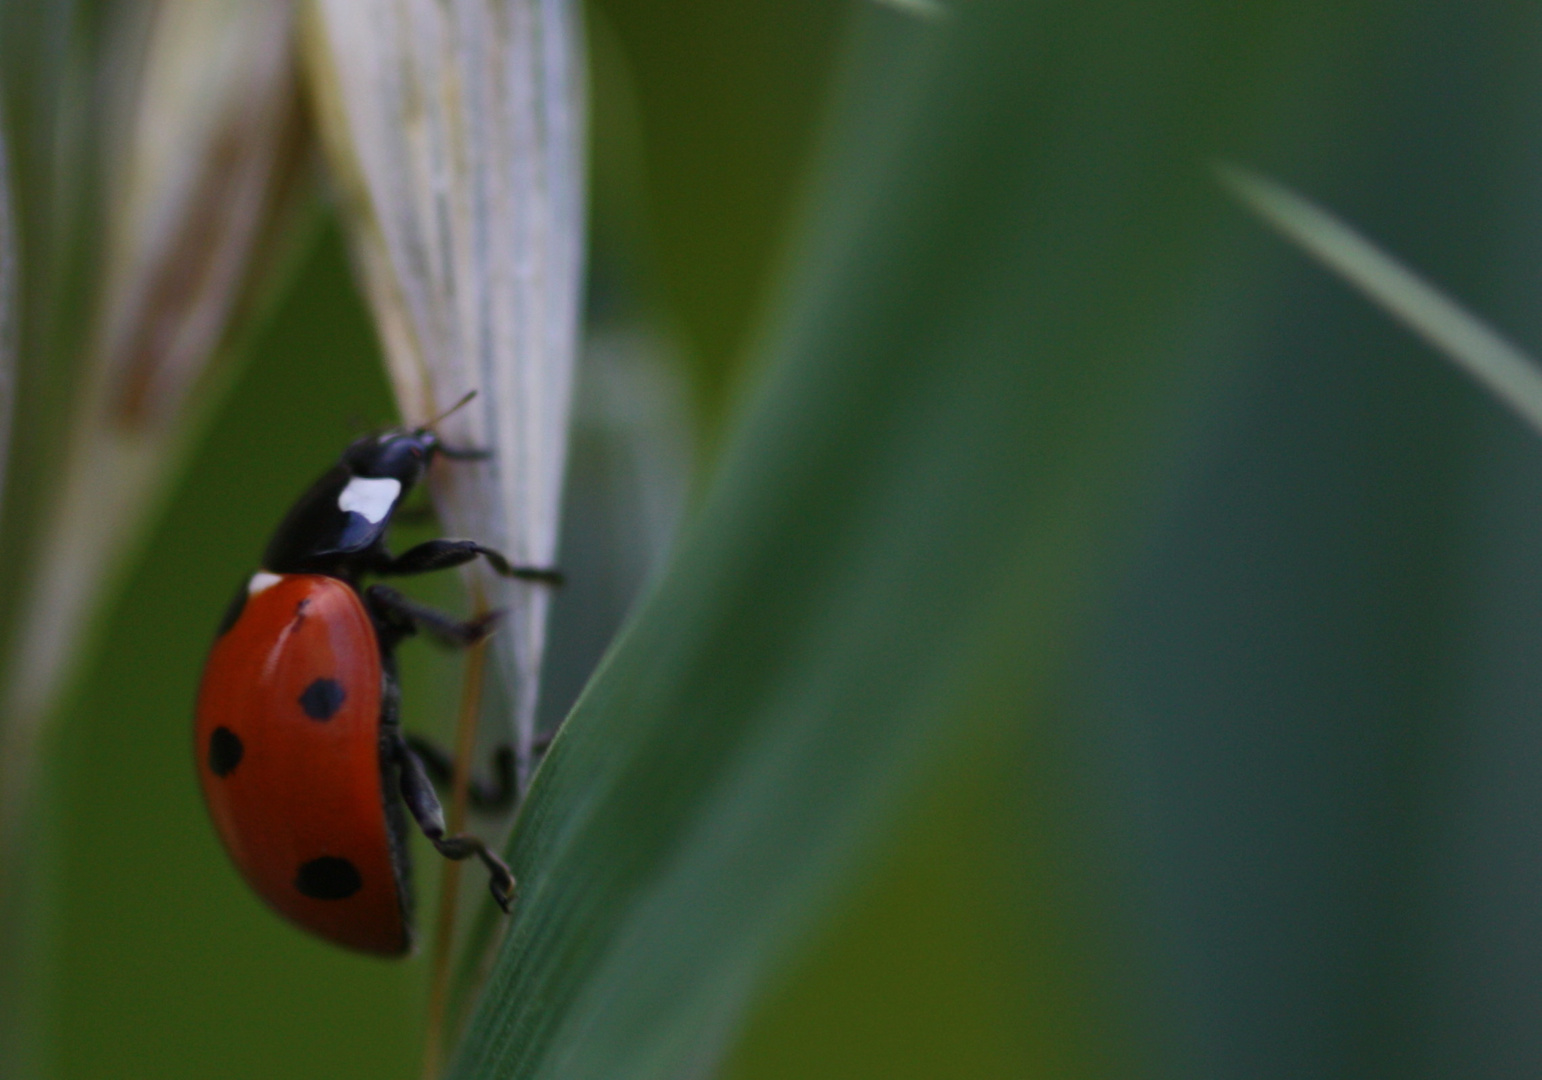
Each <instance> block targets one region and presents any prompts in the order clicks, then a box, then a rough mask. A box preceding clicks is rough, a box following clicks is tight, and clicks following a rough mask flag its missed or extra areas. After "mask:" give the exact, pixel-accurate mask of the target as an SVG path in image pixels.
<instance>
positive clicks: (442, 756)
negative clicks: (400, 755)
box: [406, 735, 514, 810]
mask: <svg viewBox="0 0 1542 1080" xmlns="http://www.w3.org/2000/svg"><path fill="white" fill-rule="evenodd" d="M406 739H407V746H408V748H409V749H410V750H411V751H412V752H413V753H414V754H416V755H418V760H419V761H420V762H422V764H423V769H424V771H425V772H427V773H428V775H429V778H430V779H432V780H433V782H434V783H435V784H436V785H438V786H439V787H448V786H449V783H450V780H451V778H452V777H453V776H454V773H455V766H454V763H453V762H452V761H451V760H450V755H449V754H447V753H445V752H444V751H443V750H442V749H440V748H439V747H437V746H435V745H434V744H433V743H431V742H429V741H428V740H427V739H422V738H419V737H418V736H416V735H408V736H406ZM469 794H470V796H471V805H472V806H473V807H475V808H476V809H478V810H504V809H507V808H508V807H510V806H512V805H513V804H514V749H513V747H510V746H500V747H498V749H497V750H496V751H494V752H493V775H492V778H491V779H490V780H488V779H483V778H478V777H475V776H473V777H472V778H471V790H470V792H469Z"/></svg>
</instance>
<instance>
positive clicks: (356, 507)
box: [337, 476, 402, 525]
mask: <svg viewBox="0 0 1542 1080" xmlns="http://www.w3.org/2000/svg"><path fill="white" fill-rule="evenodd" d="M401 493H402V482H401V481H400V480H395V479H392V478H391V477H389V476H382V477H379V478H378V479H377V478H373V477H368V476H355V477H354V478H353V479H352V480H350V481H348V486H347V487H345V488H343V491H342V494H341V495H339V496H338V497H337V508H338V509H339V510H342V511H343V512H344V513H354V514H363V515H364V518H365V520H366V521H368V522H369V523H370V524H371V525H379V524H380V523H381V522H382V521H384V520H385V516H386V515H387V514H389V513H390V512H391V507H393V506H395V505H396V497H397V496H398V495H400V494H401Z"/></svg>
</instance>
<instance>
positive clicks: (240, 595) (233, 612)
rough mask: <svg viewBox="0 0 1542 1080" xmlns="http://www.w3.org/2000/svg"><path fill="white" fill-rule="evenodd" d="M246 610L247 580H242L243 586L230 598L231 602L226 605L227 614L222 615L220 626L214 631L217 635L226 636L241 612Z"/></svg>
mask: <svg viewBox="0 0 1542 1080" xmlns="http://www.w3.org/2000/svg"><path fill="white" fill-rule="evenodd" d="M245 610H246V582H245V581H242V582H241V587H240V588H239V589H237V590H236V594H235V595H234V596H232V597H231V598H230V603H229V604H227V605H226V606H225V614H224V615H222V616H220V628H219V629H218V630H216V631H215V632H214V636H215V637H224V636H225V634H226V633H227V632H228V631H229V630H230V628H231V627H232V626H234V625H235V624H236V620H237V619H239V618H240V617H241V612H243V611H245Z"/></svg>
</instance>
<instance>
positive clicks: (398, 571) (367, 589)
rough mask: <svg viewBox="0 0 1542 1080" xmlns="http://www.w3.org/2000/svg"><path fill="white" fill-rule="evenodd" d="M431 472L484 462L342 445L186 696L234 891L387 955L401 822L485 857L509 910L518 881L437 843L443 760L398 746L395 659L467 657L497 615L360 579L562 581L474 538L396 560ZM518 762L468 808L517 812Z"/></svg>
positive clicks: (404, 920) (401, 879)
mask: <svg viewBox="0 0 1542 1080" xmlns="http://www.w3.org/2000/svg"><path fill="white" fill-rule="evenodd" d="M436 456H439V457H444V458H447V459H459V460H467V459H476V458H481V457H485V456H486V455H485V454H484V453H482V452H479V451H467V450H455V449H451V448H447V447H445V446H443V445H442V444H441V443H440V441H439V438H438V436H437V435H436V434H435V433H434V432H433V431H432V430H430V429H429V428H426V427H424V428H414V429H406V428H397V429H393V430H391V431H387V432H385V433H384V434H381V435H372V436H368V437H365V438H362V439H359V440H357V441H355V442H354V443H353V444H352V445H350V446H349V447H348V449H347V450H346V451H345V452H344V453H343V456H342V459H341V460H340V461H339V462H338V463H337V464H336V465H334V466H333V467H332V468H331V469H329V470H328V471H327V472H326V473H325V474H324V475H323V476H322V477H321V478H320V479H319V480H317V481H316V483H315V484H314V485H312V487H311V488H310V490H309V491H307V492H306V493H305V494H304V495H303V496H302V497H301V498H300V501H299V502H297V503H295V505H294V507H293V508H292V509H291V510H290V511H289V514H288V516H287V517H285V518H284V521H283V523H282V524H281V525H280V526H279V527H278V531H277V532H276V533H275V534H274V535H273V539H272V541H271V542H270V543H269V544H268V548H267V552H266V554H265V555H264V556H263V560H262V566H261V569H259V570H258V571H257V572H256V573H255V574H253V575H252V576H251V578H250V579H248V580H247V581H245V582H243V583H242V586H241V588H240V590H239V591H238V592H237V594H236V596H235V599H234V600H233V601H232V602H231V604H230V608H229V609H228V611H227V612H226V613H225V617H224V620H223V621H222V622H221V624H220V628H219V632H218V635H217V637H216V640H215V643H214V647H213V649H212V651H211V652H210V654H209V660H208V664H207V666H206V667H205V669H204V674H203V682H202V685H201V686H200V688H199V691H198V706H197V713H196V723H195V738H196V748H197V765H198V775H199V779H200V781H201V783H202V786H203V793H204V798H205V801H206V802H207V803H208V807H209V813H210V815H211V816H212V817H213V819H214V826H215V828H216V830H218V832H219V835H220V839H221V840H222V841H223V842H224V845H225V848H226V850H227V851H228V852H229V853H230V857H231V859H232V860H233V861H234V862H235V864H236V867H237V868H238V869H239V870H240V872H241V874H242V876H243V877H245V878H246V880H247V883H248V884H250V885H251V886H252V888H253V889H255V890H256V891H257V893H258V894H259V895H260V896H261V897H262V898H263V899H264V900H265V901H267V903H268V904H269V905H271V906H272V907H273V908H275V909H276V910H277V911H278V912H279V913H280V914H282V915H284V916H286V917H287V918H289V919H290V920H292V921H293V922H295V923H297V924H299V925H300V926H302V927H304V928H305V929H306V930H309V931H311V932H313V933H316V934H319V935H320V936H321V937H324V938H326V939H327V940H329V941H333V942H336V943H337V944H339V945H344V946H347V947H349V948H352V949H358V950H361V951H364V952H368V953H375V954H378V955H382V956H400V955H402V954H404V953H406V952H408V951H409V950H410V949H411V947H412V894H411V890H410V876H409V870H410V868H409V864H408V859H407V827H406V813H410V814H411V815H412V817H413V818H414V819H415V820H416V821H417V824H418V827H419V828H420V829H422V831H423V833H424V835H426V836H427V837H428V839H429V841H430V842H431V843H432V844H433V845H434V847H435V848H437V849H438V850H439V852H440V854H442V855H444V856H445V857H446V858H450V859H465V858H469V857H471V856H473V855H474V856H476V857H477V858H478V859H480V860H481V861H482V863H483V864H484V865H485V866H486V867H487V871H488V874H489V878H490V881H489V884H490V887H491V889H492V894H493V897H494V899H496V900H497V902H498V905H499V906H500V907H502V908H503V910H504V911H505V912H507V911H508V910H509V906H510V903H511V902H512V898H513V893H514V877H513V875H512V874H511V873H510V872H509V868H508V866H507V865H506V864H505V863H504V861H503V860H502V859H500V858H499V857H498V856H497V855H496V854H495V853H494V852H492V851H491V850H489V849H488V847H487V845H486V844H484V843H483V842H482V841H481V840H479V839H478V838H477V837H475V836H472V835H469V834H465V833H462V834H458V835H453V836H446V835H445V821H444V812H443V810H442V809H441V807H440V804H439V799H438V797H437V796H436V795H435V793H434V786H433V783H432V782H431V780H430V776H431V775H432V776H434V777H435V778H437V779H439V780H440V781H441V782H443V780H444V779H445V778H446V777H447V776H448V774H449V771H450V766H449V761H448V759H447V758H446V757H445V756H444V755H443V754H442V753H439V752H437V751H435V750H433V748H431V747H430V746H428V745H427V744H425V743H422V742H420V741H417V740H414V739H411V738H409V737H408V736H406V735H405V734H404V733H403V731H402V728H401V723H400V719H399V701H400V694H399V690H398V687H397V679H396V664H395V659H394V652H395V649H396V646H397V644H398V643H399V642H400V641H401V640H402V639H403V638H404V637H407V636H409V635H411V634H413V633H415V632H417V631H418V630H420V629H421V630H423V631H425V632H426V633H428V634H430V635H432V636H433V637H435V638H438V639H440V640H442V641H445V642H448V643H451V644H455V645H470V644H472V643H474V642H476V641H478V640H480V639H481V638H483V637H485V636H486V635H487V634H488V633H489V632H490V629H491V626H492V622H493V618H494V617H495V616H484V617H482V618H478V619H472V620H470V621H464V622H463V621H459V620H457V619H455V618H453V617H451V616H448V615H445V614H443V613H441V612H438V611H435V610H433V609H431V608H426V607H423V606H421V605H419V604H416V603H414V602H413V601H411V600H409V599H408V598H407V597H405V596H403V595H402V594H401V593H400V592H398V591H397V590H395V589H393V588H391V587H389V586H387V585H382V584H373V585H368V586H365V585H363V584H362V579H364V578H366V577H368V576H377V577H389V576H401V575H406V574H422V573H427V572H429V571H433V570H443V569H446V568H448V567H452V566H460V565H461V564H463V563H467V562H470V561H471V560H473V559H476V558H478V557H480V558H483V559H486V560H487V561H488V563H489V564H491V565H492V567H493V569H494V570H496V571H497V572H498V573H499V574H502V575H504V576H507V577H516V578H523V579H526V580H533V581H542V582H548V583H555V582H557V581H559V580H560V575H558V574H557V572H556V571H554V570H547V569H538V568H533V567H521V566H511V565H510V564H509V562H508V560H507V559H505V558H504V557H503V556H502V555H500V554H499V553H498V552H496V551H493V550H491V549H489V548H485V547H483V546H482V545H480V544H477V543H475V542H473V541H471V540H430V541H428V542H427V543H423V544H419V545H417V546H416V547H413V548H410V549H409V550H407V551H405V552H403V553H402V554H400V555H392V554H391V553H390V551H389V550H387V548H386V543H385V533H386V529H387V527H388V526H389V525H390V524H391V519H392V515H393V514H395V513H396V512H397V510H398V508H399V507H400V506H401V505H402V500H403V499H404V498H405V497H406V496H407V494H408V492H410V491H411V490H412V488H413V485H415V484H417V483H418V482H419V481H420V480H422V478H423V475H424V473H425V471H426V470H427V469H428V466H429V464H430V463H431V462H432V461H433V459H434V458H435V457H436ZM512 762H513V758H512V754H511V753H510V752H509V751H508V750H507V749H506V748H505V749H504V750H501V751H500V752H499V754H498V757H497V760H496V761H495V766H496V768H497V772H498V776H497V778H496V781H495V783H493V784H480V785H475V786H474V787H473V790H472V793H471V794H472V802H473V804H474V805H488V804H496V803H499V802H507V801H508V800H509V799H510V798H511V797H512V794H513V783H512V779H513V777H512V772H513V768H512ZM404 805H405V810H406V813H404V812H403V807H404Z"/></svg>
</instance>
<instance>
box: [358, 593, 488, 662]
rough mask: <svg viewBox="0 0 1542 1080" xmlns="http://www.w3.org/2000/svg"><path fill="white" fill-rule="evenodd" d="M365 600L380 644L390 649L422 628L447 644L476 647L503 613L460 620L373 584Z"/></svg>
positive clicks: (365, 594) (365, 595)
mask: <svg viewBox="0 0 1542 1080" xmlns="http://www.w3.org/2000/svg"><path fill="white" fill-rule="evenodd" d="M364 601H365V603H366V604H367V605H368V606H369V610H370V613H371V614H372V615H374V617H375V628H376V631H377V632H378V633H379V634H380V640H381V644H382V645H383V646H384V647H385V648H386V649H387V650H389V649H391V648H394V647H395V645H396V643H397V642H398V641H400V640H401V639H402V638H404V637H408V636H410V635H412V634H414V633H416V632H417V631H418V629H419V628H422V629H424V630H426V631H428V633H429V634H431V635H432V636H434V637H435V638H438V639H439V640H440V641H442V642H444V643H445V644H447V645H460V646H466V645H475V644H476V643H477V642H479V641H481V640H482V639H483V638H485V637H486V636H487V635H488V634H490V633H492V630H493V623H495V622H497V621H498V616H499V615H500V614H502V613H501V612H497V611H489V612H488V613H487V614H485V615H479V616H477V617H476V618H474V619H466V620H461V619H457V618H455V617H454V616H452V615H446V614H445V613H444V612H442V611H436V610H435V609H433V608H431V607H427V606H425V605H423V604H419V603H417V602H416V601H414V600H409V599H407V598H406V597H405V596H403V595H402V594H401V593H399V592H397V591H396V590H395V589H393V588H391V587H390V586H389V585H371V586H370V587H369V588H367V589H365V590H364Z"/></svg>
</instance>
